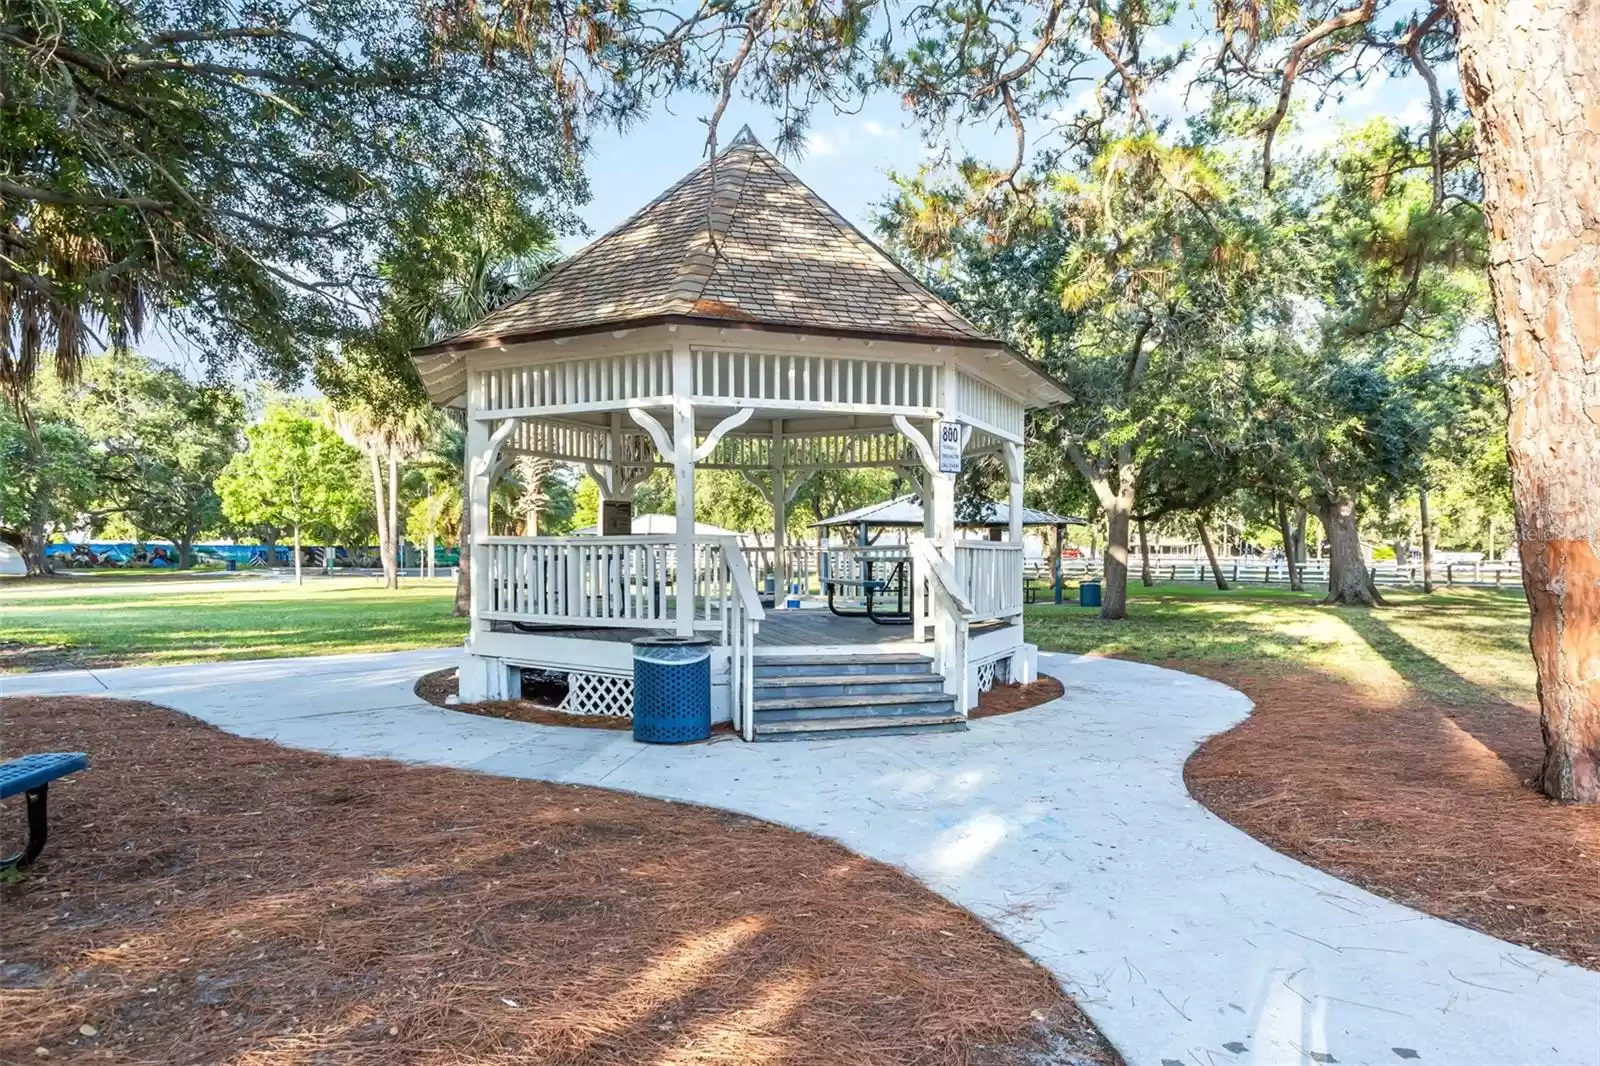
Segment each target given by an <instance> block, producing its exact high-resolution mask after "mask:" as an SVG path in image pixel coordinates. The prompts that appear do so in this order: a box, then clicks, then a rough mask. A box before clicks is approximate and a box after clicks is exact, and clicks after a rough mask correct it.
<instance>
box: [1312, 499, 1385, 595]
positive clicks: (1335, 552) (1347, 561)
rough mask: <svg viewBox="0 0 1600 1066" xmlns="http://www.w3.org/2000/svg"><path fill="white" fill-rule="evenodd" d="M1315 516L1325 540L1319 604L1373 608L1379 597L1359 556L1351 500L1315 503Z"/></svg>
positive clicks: (1352, 501) (1354, 516) (1356, 527)
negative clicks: (1325, 579) (1325, 572)
mask: <svg viewBox="0 0 1600 1066" xmlns="http://www.w3.org/2000/svg"><path fill="white" fill-rule="evenodd" d="M1317 516H1318V517H1319V518H1321V519H1322V529H1323V532H1324V533H1325V534H1326V535H1327V537H1328V594H1327V596H1325V597H1323V600H1322V602H1323V603H1326V604H1336V605H1338V606H1351V605H1354V604H1361V605H1364V606H1367V607H1376V606H1378V605H1379V604H1381V603H1383V597H1382V596H1379V595H1378V590H1377V588H1375V587H1374V586H1373V584H1372V575H1371V574H1369V573H1368V572H1367V562H1366V560H1365V559H1363V558H1362V557H1361V532H1360V524H1359V522H1358V520H1357V516H1356V503H1355V500H1354V499H1352V498H1350V497H1348V496H1343V497H1340V498H1338V499H1332V500H1330V499H1320V500H1318V501H1317Z"/></svg>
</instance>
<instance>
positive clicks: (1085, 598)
mask: <svg viewBox="0 0 1600 1066" xmlns="http://www.w3.org/2000/svg"><path fill="white" fill-rule="evenodd" d="M1078 606H1079V607H1098V606H1100V582H1098V581H1084V582H1081V583H1080V584H1079V585H1078Z"/></svg>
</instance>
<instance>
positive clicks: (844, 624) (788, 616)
mask: <svg viewBox="0 0 1600 1066" xmlns="http://www.w3.org/2000/svg"><path fill="white" fill-rule="evenodd" d="M1004 624H1005V623H1003V622H989V623H982V624H980V625H977V626H974V627H973V632H974V633H979V632H987V631H988V630H990V629H996V628H999V627H1001V626H1003V625H1004ZM538 632H541V633H545V632H548V633H549V635H550V636H553V637H554V636H561V637H570V638H572V639H575V640H605V641H617V642H626V641H631V640H634V639H635V638H637V637H647V636H650V635H652V634H653V633H655V632H657V631H656V630H647V629H616V628H612V627H609V626H596V627H594V628H588V629H580V628H565V627H557V626H549V627H540V628H539V630H538ZM911 640H912V633H911V626H909V625H899V626H885V625H878V624H877V623H876V622H872V621H870V620H869V619H866V618H840V617H838V616H836V615H833V614H830V613H829V612H828V611H827V609H826V608H820V607H805V608H802V609H800V610H798V611H789V610H769V611H768V612H767V617H766V620H765V621H764V622H762V623H761V630H760V632H758V633H757V634H756V647H758V648H811V647H831V646H835V645H856V646H865V645H876V644H900V643H909V642H911Z"/></svg>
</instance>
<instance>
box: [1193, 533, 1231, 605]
mask: <svg viewBox="0 0 1600 1066" xmlns="http://www.w3.org/2000/svg"><path fill="white" fill-rule="evenodd" d="M1194 527H1195V529H1197V530H1199V531H1200V546H1201V547H1203V548H1204V549H1205V550H1206V562H1208V563H1210V564H1211V576H1212V577H1214V578H1215V579H1216V582H1217V588H1219V589H1221V590H1222V591H1224V592H1226V591H1228V579H1227V578H1225V577H1223V576H1222V567H1220V566H1218V565H1217V550H1216V549H1215V548H1213V547H1212V546H1211V534H1210V533H1209V532H1207V530H1206V519H1205V516H1204V515H1196V516H1195V519H1194Z"/></svg>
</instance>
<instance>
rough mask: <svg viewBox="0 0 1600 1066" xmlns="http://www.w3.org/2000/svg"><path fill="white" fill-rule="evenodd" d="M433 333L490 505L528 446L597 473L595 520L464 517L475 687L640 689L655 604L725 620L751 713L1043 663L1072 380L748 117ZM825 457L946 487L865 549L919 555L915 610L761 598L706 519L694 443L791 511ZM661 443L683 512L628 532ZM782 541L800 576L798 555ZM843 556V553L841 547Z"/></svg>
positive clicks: (781, 582) (694, 625)
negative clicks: (544, 682) (1006, 517)
mask: <svg viewBox="0 0 1600 1066" xmlns="http://www.w3.org/2000/svg"><path fill="white" fill-rule="evenodd" d="M415 358H416V363H417V367H418V369H419V371H420V373H421V375H422V379H423V381H424V383H425V384H426V386H427V388H428V391H429V393H430V395H431V396H432V398H433V399H434V401H435V402H437V403H440V404H446V405H452V406H456V407H464V408H465V416H466V425H467V490H468V498H469V500H470V507H471V512H472V514H471V518H472V528H473V530H474V531H479V530H484V529H487V528H488V520H489V514H488V500H489V493H490V489H491V487H492V486H493V484H494V482H495V481H496V479H498V478H499V477H500V476H501V475H502V473H503V472H504V471H505V470H506V468H507V466H508V465H509V464H510V462H511V461H512V460H513V459H514V458H515V457H516V455H518V454H519V453H526V454H532V455H538V456H543V457H546V458H549V459H553V460H557V461H561V462H567V463H572V464H575V465H577V466H578V467H580V468H583V469H586V470H587V471H588V473H589V475H590V476H591V477H593V478H594V480H595V482H596V483H597V484H598V486H599V489H600V496H601V501H602V502H601V521H600V535H599V536H580V537H496V536H479V535H477V534H476V532H475V533H474V535H473V536H472V543H471V551H472V556H471V560H472V569H471V573H472V610H471V629H470V632H469V634H468V636H467V639H466V644H465V648H464V655H463V659H462V664H461V669H460V690H461V696H462V698H463V699H466V700H476V699H488V698H496V697H503V696H505V695H508V694H511V693H512V692H513V691H514V689H515V686H516V684H517V683H518V680H519V678H520V671H521V670H523V669H526V668H535V669H543V670H549V671H558V672H563V673H566V674H567V675H568V683H569V690H568V697H567V707H568V709H570V710H574V711H578V712H581V713H627V711H628V710H629V708H630V706H631V698H632V683H631V676H632V674H631V671H632V661H631V648H630V646H629V644H628V640H629V639H630V638H632V637H634V636H639V635H644V634H646V633H660V632H668V633H677V634H682V635H688V634H702V635H710V636H712V637H714V638H715V639H716V641H717V647H716V651H715V654H714V657H713V667H712V676H713V701H714V705H715V714H716V716H717V717H720V718H722V719H725V720H731V721H732V722H733V724H734V726H735V728H736V729H737V731H738V732H739V733H740V735H742V736H743V737H744V738H745V739H747V740H749V739H756V738H758V737H773V738H777V737H790V736H812V735H833V734H835V733H837V732H839V731H841V730H844V729H850V728H856V729H862V730H869V731H875V732H901V731H905V730H907V729H926V728H960V727H961V723H962V721H963V719H964V716H965V714H966V712H967V710H968V709H969V708H971V707H972V706H974V705H975V704H976V701H977V696H978V692H979V691H980V689H981V688H983V687H986V686H987V684H988V683H989V682H990V681H991V680H992V679H993V678H995V677H997V676H999V677H1009V678H1011V679H1014V680H1031V679H1032V677H1033V673H1034V669H1035V650H1034V649H1033V648H1032V647H1031V646H1030V645H1028V644H1026V643H1025V642H1024V640H1023V625H1022V603H1023V575H1022V562H1023V559H1022V543H1021V528H1020V527H1021V522H1020V519H1021V516H1022V506H1021V503H1022V478H1023V463H1022V455H1023V449H1022V439H1023V438H1022V433H1023V412H1024V410H1025V409H1027V408H1029V407H1032V406H1038V405H1043V404H1053V403H1060V402H1063V401H1065V400H1066V399H1067V396H1066V393H1065V392H1064V391H1063V390H1062V388H1061V386H1060V385H1058V384H1057V383H1056V382H1055V381H1053V380H1052V379H1050V378H1049V377H1047V376H1045V375H1044V374H1043V373H1041V372H1040V371H1039V370H1038V369H1037V368H1036V367H1034V366H1033V365H1032V364H1030V363H1029V362H1028V361H1027V360H1026V359H1024V358H1023V357H1022V356H1020V355H1018V354H1017V353H1016V352H1014V351H1012V350H1011V349H1009V348H1008V347H1007V346H1005V345H1004V344H1002V343H1000V342H998V341H996V340H993V339H992V338H990V337H987V336H985V335H984V334H983V333H982V332H981V331H979V330H978V329H977V328H976V327H974V326H973V325H972V324H971V323H969V322H967V321H966V320H965V319H963V318H962V317H961V315H959V314H958V313H957V312H956V311H955V310H954V309H952V308H951V307H950V306H949V305H948V304H946V303H944V302H943V301H942V300H940V299H939V298H938V297H936V296H935V295H934V294H933V293H931V292H930V291H928V290H927V289H926V288H925V287H923V286H922V285H921V284H919V283H918V282H917V281H916V280H915V279H914V278H912V277H911V276H910V275H909V274H907V273H906V272H905V271H903V270H902V269H901V268H900V267H899V266H898V265H896V264H895V262H894V261H893V260H892V259H890V258H889V256H887V255H886V254H885V253H884V252H883V251H882V250H881V249H879V248H878V247H877V246H876V245H875V244H873V243H872V242H871V241H870V240H868V239H867V238H866V237H865V236H863V235H862V234H861V233H860V232H859V231H858V230H856V229H855V228H854V227H853V226H851V225H850V224H849V223H848V222H846V221H845V220H844V219H843V218H841V217H840V216H839V215H838V214H837V213H836V212H835V211H833V209H832V208H830V207H829V206H828V205H827V204H826V203H824V202H823V201H822V200H821V199H820V198H818V197H817V196H816V194H815V193H813V192H812V191H811V190H810V189H808V188H806V186H805V185H803V184H802V183H801V182H800V181H799V180H798V179H797V178H796V177H795V176H794V175H793V174H792V173H790V172H789V170H788V169H787V168H785V167H784V166H783V164H782V163H780V162H779V161H778V160H777V159H776V158H774V157H773V156H772V155H771V154H770V153H768V152H767V151H766V150H765V149H763V148H762V147H761V146H760V145H759V144H757V143H756V141H755V138H754V137H753V136H751V135H750V134H749V131H748V130H744V131H741V133H740V135H739V136H738V138H736V139H735V141H734V142H733V144H732V145H731V146H730V147H729V148H728V149H727V150H726V151H725V152H724V153H722V154H721V155H720V156H718V157H717V159H716V160H715V164H714V166H713V165H712V164H705V165H702V166H700V167H699V168H697V169H696V170H695V171H693V172H692V173H691V174H689V175H688V176H687V177H686V178H684V179H683V180H682V181H680V182H678V184H676V185H674V186H673V187H672V188H670V189H668V190H667V191H666V192H665V193H663V194H662V195H661V196H660V197H659V198H657V199H656V200H655V201H653V202H652V203H650V204H649V205H647V206H646V207H645V208H644V209H643V210H641V211H640V212H639V213H638V214H636V215H634V216H633V217H632V218H630V219H628V220H627V221H626V222H624V223H623V224H622V225H620V226H619V227H617V228H616V229H614V230H612V231H611V232H610V233H608V234H606V235H605V236H603V237H601V238H600V239H599V240H597V241H595V242H594V243H592V244H590V245H589V246H588V247H586V248H584V249H583V250H582V251H581V252H579V253H577V254H576V255H574V256H572V257H571V258H570V259H568V260H566V261H565V262H563V263H562V264H561V265H559V266H558V267H557V268H555V269H554V270H552V271H551V272H550V273H549V274H548V275H546V276H545V277H544V278H543V279H541V281H540V283H539V284H538V285H537V286H536V287H535V288H534V289H533V290H531V291H530V292H528V293H527V294H525V295H524V296H522V297H521V298H520V299H518V300H516V301H514V302H513V303H510V304H508V305H507V306H505V307H503V308H501V309H499V310H497V311H496V312H494V313H493V314H491V315H489V316H488V317H487V318H485V319H483V320H482V321H480V322H479V323H477V324H476V325H474V326H473V327H472V328H470V329H468V330H466V331H464V332H462V333H460V334H457V335H456V336H453V337H450V338H448V339H446V340H444V341H442V342H440V343H438V344H435V345H431V346H429V347H427V348H423V349H419V350H418V351H417V353H416V355H415ZM981 454H998V455H999V456H1001V457H1002V458H1003V461H1004V464H1005V469H1006V471H1007V473H1008V476H1009V480H1010V498H1009V501H1008V502H1009V505H1010V513H1011V514H1012V515H1014V516H1016V519H1015V520H1013V521H1012V523H1011V528H1010V530H1009V534H1010V535H1009V537H1008V539H1006V540H1004V541H999V542H986V541H969V540H957V539H956V537H955V535H954V518H955V497H954V487H955V474H956V471H957V470H958V469H959V465H960V462H961V459H962V456H963V455H964V456H966V457H968V458H971V457H973V456H976V455H981ZM832 467H890V468H894V469H897V470H899V471H902V472H903V473H904V474H905V475H906V476H907V477H908V479H910V480H912V481H913V482H914V483H915V484H916V485H917V486H918V489H919V491H920V493H921V495H922V498H923V499H924V500H927V501H928V502H929V506H928V507H927V508H926V509H925V515H926V517H925V528H924V530H923V533H924V535H923V536H921V537H913V538H912V539H911V541H910V543H909V544H907V545H904V546H897V547H895V548H893V549H862V551H863V552H874V551H879V552H882V551H895V552H899V553H900V556H899V557H898V558H896V559H890V560H876V562H877V564H878V566H879V573H882V572H884V569H883V568H884V567H885V566H886V565H889V564H897V565H900V564H903V565H900V569H899V570H898V573H900V575H901V578H902V580H903V581H904V583H905V586H907V588H906V589H905V591H906V592H908V593H909V595H908V599H909V601H910V603H911V609H910V617H909V619H908V623H907V624H904V625H901V626H897V627H896V626H881V625H875V624H873V622H871V621H869V620H864V619H855V618H840V617H835V616H833V615H831V614H829V613H828V612H827V611H825V610H817V609H815V608H814V607H811V606H807V607H803V608H801V609H798V610H789V609H785V608H784V607H783V606H782V604H783V603H784V596H783V595H782V594H781V592H780V594H779V596H778V597H777V602H776V604H774V605H772V606H763V604H762V602H761V597H760V594H759V591H758V583H757V579H756V577H755V576H754V575H752V572H751V569H750V566H749V564H748V562H747V559H746V557H745V553H744V551H743V550H742V549H741V548H740V546H739V544H738V542H737V541H736V540H735V539H734V538H732V537H717V536H703V535H697V534H696V533H695V526H694V481H695V472H696V470H701V469H722V470H737V471H739V472H740V473H741V475H743V476H744V477H745V478H746V479H748V480H749V481H751V482H752V483H753V484H755V485H756V486H757V487H758V488H759V489H760V490H761V492H762V493H763V495H764V496H765V498H766V499H768V500H769V501H770V502H771V505H772V509H773V513H774V520H775V522H774V528H775V529H777V530H780V531H781V530H783V529H785V528H786V515H785V511H786V508H787V506H788V504H789V502H790V501H791V500H792V499H793V497H794V494H795V491H796V490H797V489H798V488H799V487H800V486H801V485H802V484H803V483H804V482H805V481H806V479H807V478H809V477H810V476H811V475H812V474H813V473H815V472H816V471H818V470H822V469H826V468H832ZM657 468H670V469H671V470H672V471H673V478H674V488H675V493H676V507H677V515H676V518H677V521H676V527H675V528H676V530H677V532H676V533H675V534H674V535H672V536H647V535H646V536H635V535H632V534H631V532H629V530H630V529H631V526H630V521H629V520H630V517H631V507H632V494H633V490H634V488H635V487H636V486H637V485H638V484H639V483H640V482H641V481H642V480H643V479H644V478H645V477H646V476H648V474H649V473H650V472H651V471H652V470H655V469H657ZM764 557H765V556H764ZM770 558H771V559H772V560H773V569H774V570H775V571H776V573H775V574H774V575H773V576H774V577H775V579H776V580H775V585H776V587H777V588H778V589H779V590H784V589H787V588H788V586H789V574H788V568H789V566H790V565H791V564H790V561H789V560H790V556H789V555H788V554H787V553H785V552H784V551H777V552H775V553H772V555H771V556H770ZM848 563H849V560H847V559H846V560H841V559H835V560H834V565H833V567H832V572H833V574H834V575H835V576H837V575H839V574H840V572H841V565H842V564H843V565H846V566H848ZM763 576H764V575H763ZM841 675H848V676H849V678H851V679H853V680H852V682H851V683H849V684H844V683H841V680H840V676H841ZM856 682H859V683H856ZM897 696H898V697H903V698H901V699H899V700H896V699H895V698H894V697H897ZM891 719H892V720H891Z"/></svg>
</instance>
